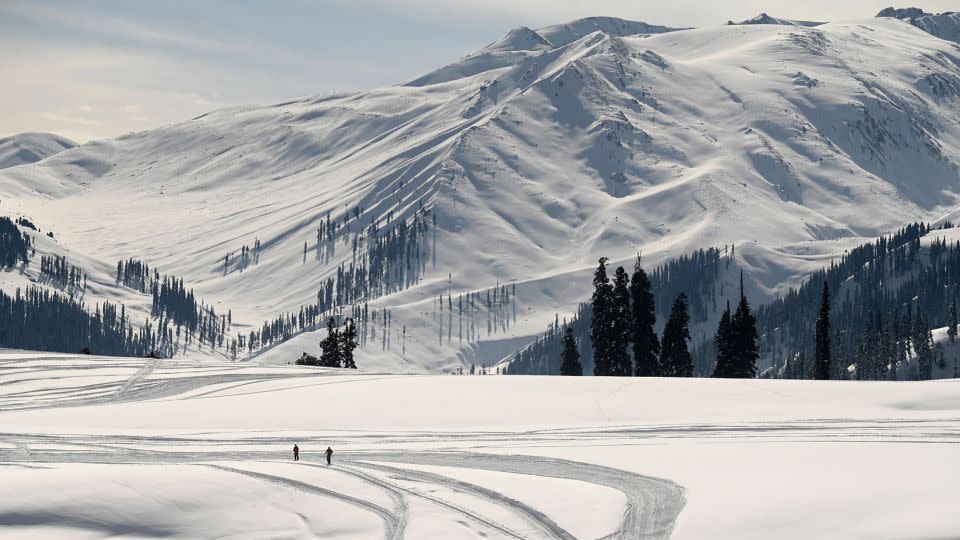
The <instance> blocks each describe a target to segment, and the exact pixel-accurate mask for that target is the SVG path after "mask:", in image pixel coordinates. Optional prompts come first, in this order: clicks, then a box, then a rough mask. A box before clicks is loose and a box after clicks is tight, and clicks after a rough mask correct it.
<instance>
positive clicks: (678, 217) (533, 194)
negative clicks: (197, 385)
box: [0, 18, 960, 371]
mask: <svg viewBox="0 0 960 540" xmlns="http://www.w3.org/2000/svg"><path fill="white" fill-rule="evenodd" d="M669 30H670V29H667V28H663V27H655V26H650V25H646V24H644V23H629V22H626V21H618V20H615V19H587V20H583V21H575V22H572V23H568V24H566V25H560V26H557V27H548V28H545V29H540V30H536V31H533V30H529V29H520V30H517V31H514V32H511V33H510V34H509V35H508V36H507V37H505V38H504V39H503V40H500V41H498V42H496V43H494V44H491V45H490V46H488V47H487V48H486V49H484V50H482V51H479V52H478V53H476V54H474V55H468V56H467V57H465V58H464V59H463V60H461V61H460V62H458V63H455V64H452V65H450V66H446V67H444V68H442V69H441V70H439V71H437V72H434V73H431V74H428V75H425V76H423V77H421V78H419V79H417V80H416V81H414V82H412V83H409V84H405V85H400V86H394V87H389V88H381V89H374V90H369V91H364V92H358V93H340V94H325V95H319V96H315V97H311V98H306V99H300V100H295V101H290V102H286V103H281V104H277V105H273V106H268V107H236V108H231V109H223V110H218V111H213V112H211V113H209V114H207V115H204V116H201V117H199V118H196V119H194V120H191V121H189V122H184V123H181V124H176V125H171V126H165V127H162V128H158V129H155V130H150V131H146V132H141V133H135V134H131V135H127V136H124V137H120V138H118V139H115V140H110V141H99V142H94V143H90V144H86V145H83V146H81V147H78V148H75V149H71V150H68V151H64V152H62V153H59V154H57V155H55V156H53V157H51V158H48V159H46V160H45V161H44V162H43V163H42V164H39V165H33V166H30V165H27V166H20V167H16V168H13V169H7V170H5V171H2V172H0V215H9V216H11V217H18V216H25V217H28V218H30V220H31V221H32V222H34V223H36V224H37V226H38V228H39V229H40V230H42V231H44V232H45V233H46V232H48V231H49V232H52V233H53V234H54V236H53V237H52V238H50V237H46V236H42V235H37V236H40V238H38V240H37V242H36V247H37V257H39V256H41V255H43V254H58V255H64V256H66V257H67V258H68V260H70V262H71V263H72V264H76V265H78V266H80V267H82V268H83V270H84V271H85V273H86V274H87V276H88V278H89V282H90V284H89V286H88V287H87V288H86V289H85V292H84V295H85V301H86V302H88V303H91V304H92V303H94V302H98V301H102V300H106V299H109V300H111V301H113V302H116V301H120V302H123V303H124V304H126V305H127V308H128V309H130V310H131V313H132V314H133V315H134V316H136V317H140V318H141V319H143V318H145V317H146V315H147V313H148V312H149V309H150V298H149V295H146V296H144V295H142V294H139V293H138V292H137V291H133V290H131V289H129V288H127V287H118V286H117V280H116V266H117V261H118V260H121V259H123V260H126V259H128V258H131V257H135V258H137V259H140V260H142V261H145V262H147V263H149V265H150V266H151V267H152V268H159V270H160V272H161V273H163V274H170V275H172V276H178V277H180V278H182V279H183V280H184V282H185V283H186V284H188V285H189V286H190V287H192V288H193V289H194V290H195V293H196V295H197V296H198V297H199V298H202V299H203V300H204V301H205V303H206V304H207V305H209V306H213V307H215V308H216V311H217V313H218V314H219V315H222V314H223V313H225V312H227V311H228V310H229V312H230V313H231V315H232V320H233V324H232V326H231V331H230V333H231V335H235V334H237V333H241V334H244V335H246V334H248V333H249V332H250V331H252V330H258V329H260V328H261V327H262V326H263V324H264V322H265V321H270V320H273V319H275V318H276V317H277V316H278V315H280V314H287V315H286V316H285V317H286V320H289V314H291V313H293V314H296V313H297V311H298V310H299V309H301V307H304V306H310V305H315V304H317V303H318V298H320V297H321V296H325V294H326V292H325V291H327V290H328V287H329V288H330V290H336V291H337V293H336V294H335V295H334V296H332V298H344V300H343V302H342V303H344V304H346V305H345V306H344V307H345V313H346V314H351V313H354V314H356V313H357V310H361V311H362V312H364V313H369V315H367V316H366V317H365V320H366V321H367V322H366V323H365V324H364V333H365V335H366V336H367V338H366V345H365V346H364V347H363V348H362V349H361V350H360V351H358V354H360V360H359V362H360V363H361V364H362V365H363V364H364V363H365V364H366V365H367V366H370V367H376V368H380V369H391V370H394V371H396V370H400V371H408V370H409V371H420V370H431V371H435V370H451V369H456V368H458V367H463V366H466V365H469V364H470V363H493V362H496V361H497V360H499V359H500V358H502V357H503V356H505V355H506V354H509V353H511V352H513V351H515V350H516V349H517V347H518V345H522V344H523V343H526V342H529V341H530V340H531V339H532V338H533V336H535V335H536V334H537V333H539V332H541V331H542V330H543V328H544V327H545V326H546V324H547V322H549V321H552V320H553V319H554V317H555V315H556V314H557V313H561V314H570V313H572V312H573V311H574V310H575V309H576V305H577V302H579V301H580V300H582V299H584V298H586V297H587V296H588V294H589V278H588V277H587V276H589V273H590V272H591V270H592V268H593V266H594V264H595V262H596V259H597V258H598V257H600V256H609V257H611V258H612V262H614V263H615V264H622V263H625V262H627V261H630V260H632V258H633V257H635V255H636V253H637V251H638V250H642V251H643V253H644V256H645V259H646V260H648V261H649V264H651V265H655V264H658V263H660V262H663V261H666V260H667V259H669V258H672V257H675V256H678V255H681V254H684V253H687V252H689V251H692V250H693V249H695V248H701V247H707V246H719V245H724V244H736V245H737V246H738V249H737V251H738V255H739V256H740V257H741V259H742V264H743V266H744V267H745V268H746V269H747V270H748V275H749V277H750V279H751V280H753V282H752V283H751V285H750V290H751V291H755V292H756V295H757V296H756V297H755V298H754V299H753V301H754V303H757V302H759V301H760V300H762V299H770V298H771V297H772V296H773V295H774V294H776V293H778V292H782V291H783V290H784V288H785V287H786V286H787V284H791V283H795V282H796V281H797V280H799V279H801V278H802V277H803V276H804V275H806V273H807V272H809V271H810V270H812V269H815V268H816V267H817V265H820V264H823V262H824V261H829V259H830V257H831V256H834V255H837V254H839V253H842V251H843V250H844V249H846V248H847V247H850V246H852V245H856V244H857V243H859V240H860V239H862V238H863V237H865V236H876V235H878V234H882V233H885V232H888V231H891V230H894V229H896V228H898V227H901V226H902V225H903V224H905V223H908V222H911V221H914V220H935V219H937V218H939V217H940V216H942V215H944V214H945V213H946V212H948V211H950V210H951V209H953V208H954V207H956V206H957V205H958V204H960V190H958V186H960V184H958V180H960V173H958V170H960V169H958V163H960V67H958V66H960V49H958V47H957V46H956V44H952V43H949V42H946V41H943V40H940V39H937V38H935V37H933V36H931V35H929V34H927V33H925V32H923V31H921V30H919V29H918V28H916V27H914V26H912V25H910V24H905V23H904V22H902V21H899V20H895V19H890V18H877V19H868V20H863V21H853V22H844V23H830V24H825V25H822V26H818V27H815V28H809V27H803V26H782V25H745V26H721V27H714V28H702V29H688V30H674V31H669ZM638 32H639V33H641V35H632V34H636V33H638ZM865 208H869V209H870V211H869V212H865V211H864V209H865ZM415 219H418V220H420V221H418V222H417V223H418V225H416V226H415V227H414V226H412V225H411V224H413V223H414V220H415ZM331 222H332V223H333V226H331V225H330V223H331ZM401 225H411V226H410V227H408V228H406V229H404V230H405V231H406V232H404V233H403V234H404V235H405V236H404V237H403V239H402V240H391V239H390V238H394V237H391V236H389V235H390V234H393V232H395V231H397V230H399V229H398V227H400V226H401ZM372 226H374V227H373V228H371V227H372ZM318 229H322V231H318ZM374 229H375V230H374ZM387 244H389V246H388V245H387ZM255 246H257V247H255ZM374 247H376V249H372V248H374ZM247 248H249V249H250V250H252V253H253V255H252V256H251V255H248V256H244V254H245V253H248V252H247ZM381 248H382V249H381ZM808 254H812V255H808ZM225 257H226V259H225ZM36 266H39V265H31V266H30V267H28V268H26V269H24V272H23V273H18V272H16V271H11V272H4V273H3V274H2V275H0V287H2V288H3V289H4V290H6V291H11V290H12V288H14V287H17V286H24V285H25V284H27V283H29V282H30V281H31V279H32V280H33V281H37V279H36V278H37V276H36ZM351 267H352V270H351ZM374 268H378V269H379V270H376V275H374ZM346 276H350V278H349V280H348V278H347V277H346ZM371 276H372V277H371ZM331 278H332V279H333V280H334V282H336V283H338V284H339V285H337V287H334V286H333V285H332V283H331V281H330V280H331ZM374 282H375V283H376V284H377V286H376V287H368V286H367V285H368V284H369V283H374ZM341 289H343V291H342V293H343V294H342V295H341V294H340V291H341ZM318 291H323V292H324V294H321V295H319V296H318ZM440 295H442V296H440ZM323 299H324V300H326V298H325V297H324V298H323ZM326 306H327V307H330V306H331V304H330V303H326ZM294 318H295V317H294ZM324 334H325V332H323V331H321V332H308V333H305V334H301V335H297V336H295V337H293V338H292V339H289V340H288V341H286V342H285V343H283V344H279V345H278V344H276V343H270V344H269V346H268V347H264V348H261V349H258V350H256V351H254V354H255V355H257V358H259V359H260V360H263V361H270V362H286V361H290V360H292V359H293V358H295V357H297V356H299V354H300V352H301V351H304V350H306V351H311V352H315V351H316V350H317V342H318V341H319V338H320V337H322V336H323V335H324ZM207 352H209V353H210V354H213V355H223V354H224V351H223V350H222V348H219V349H215V350H213V351H207ZM246 356H247V355H243V357H246Z"/></svg>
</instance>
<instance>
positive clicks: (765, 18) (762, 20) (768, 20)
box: [727, 13, 824, 26]
mask: <svg viewBox="0 0 960 540" xmlns="http://www.w3.org/2000/svg"><path fill="white" fill-rule="evenodd" d="M727 24H728V25H737V24H780V25H786V26H820V25H821V24H824V23H822V22H813V21H793V20H790V19H780V18H777V17H771V16H770V15H767V14H766V13H761V14H760V15H757V16H756V17H754V18H752V19H747V20H745V21H740V22H733V21H727Z"/></svg>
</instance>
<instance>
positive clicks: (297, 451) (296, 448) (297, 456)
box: [293, 445, 300, 461]
mask: <svg viewBox="0 0 960 540" xmlns="http://www.w3.org/2000/svg"><path fill="white" fill-rule="evenodd" d="M293 460H294V461H300V447H299V446H297V445H293Z"/></svg>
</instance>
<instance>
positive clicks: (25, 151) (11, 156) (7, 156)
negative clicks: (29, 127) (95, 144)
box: [0, 133, 77, 169]
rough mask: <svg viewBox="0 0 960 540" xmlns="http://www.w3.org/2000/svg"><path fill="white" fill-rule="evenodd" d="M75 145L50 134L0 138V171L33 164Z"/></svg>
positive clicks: (24, 134) (68, 140) (27, 134)
mask: <svg viewBox="0 0 960 540" xmlns="http://www.w3.org/2000/svg"><path fill="white" fill-rule="evenodd" d="M76 145H77V144H76V143H75V142H73V141H71V140H70V139H67V138H65V137H61V136H59V135H54V134H52V133H19V134H17V135H12V136H10V137H3V138H0V169H6V168H7V167H15V166H17V165H23V164H24V163H35V162H37V161H40V160H42V159H46V158H48V157H50V156H52V155H54V154H56V153H58V152H62V151H64V150H66V149H68V148H73V147H74V146H76Z"/></svg>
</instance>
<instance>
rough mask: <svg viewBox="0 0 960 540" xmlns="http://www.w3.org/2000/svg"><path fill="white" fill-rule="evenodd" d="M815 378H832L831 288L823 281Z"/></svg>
mask: <svg viewBox="0 0 960 540" xmlns="http://www.w3.org/2000/svg"><path fill="white" fill-rule="evenodd" d="M813 378H814V379H817V380H819V381H826V380H829V379H830V288H829V287H828V286H827V282H826V281H824V282H823V301H822V302H821V303H820V316H819V317H817V348H816V353H815V354H814V357H813Z"/></svg>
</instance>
